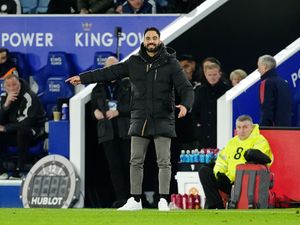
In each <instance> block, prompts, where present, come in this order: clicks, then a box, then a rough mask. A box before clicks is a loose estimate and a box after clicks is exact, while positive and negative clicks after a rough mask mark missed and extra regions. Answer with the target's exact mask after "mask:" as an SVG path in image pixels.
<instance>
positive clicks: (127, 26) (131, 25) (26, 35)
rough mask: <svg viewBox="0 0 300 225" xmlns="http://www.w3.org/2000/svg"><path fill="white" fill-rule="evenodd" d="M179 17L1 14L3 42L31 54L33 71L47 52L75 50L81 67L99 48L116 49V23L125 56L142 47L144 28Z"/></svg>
mask: <svg viewBox="0 0 300 225" xmlns="http://www.w3.org/2000/svg"><path fill="white" fill-rule="evenodd" d="M177 17H178V15H167V16H159V15H155V16H150V15H149V16H148V15H124V16H114V15H110V16H106V15H101V16H80V15H77V16H17V17H16V16H14V17H11V16H1V18H0V19H1V29H0V46H1V47H6V48H8V49H9V50H10V51H17V52H22V53H26V54H27V55H29V61H30V64H31V65H32V67H33V70H34V71H36V70H38V69H39V68H41V67H42V66H44V65H45V63H46V60H47V55H48V52H50V51H64V52H67V53H69V54H73V56H74V57H73V58H74V60H75V63H76V65H77V66H78V67H79V68H78V70H79V71H80V70H85V69H86V68H88V67H89V66H91V64H92V63H93V56H94V53H95V52H96V51H111V52H116V49H117V38H116V36H115V28H116V27H121V28H122V33H121V37H120V40H119V42H120V53H121V54H122V55H123V56H126V55H128V54H129V53H130V52H132V51H133V50H135V49H136V48H138V47H139V45H140V43H141V41H142V39H143V31H144V30H145V28H147V27H151V26H155V27H157V28H159V29H162V28H163V27H165V26H166V25H168V24H169V23H171V22H172V21H173V20H175V19H176V18H177Z"/></svg>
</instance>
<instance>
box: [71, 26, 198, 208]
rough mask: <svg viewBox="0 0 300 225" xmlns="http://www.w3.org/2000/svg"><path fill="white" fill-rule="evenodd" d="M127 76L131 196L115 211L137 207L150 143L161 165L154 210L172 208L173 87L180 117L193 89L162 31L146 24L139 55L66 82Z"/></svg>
mask: <svg viewBox="0 0 300 225" xmlns="http://www.w3.org/2000/svg"><path fill="white" fill-rule="evenodd" d="M127 76H129V77H130V82H131V87H132V97H131V120H130V128H129V135H131V160H130V185H131V194H132V197H131V198H129V199H128V201H127V203H126V204H125V205H124V206H123V207H121V208H120V209H119V210H141V209H142V204H141V194H142V182H143V165H144V159H145V154H146V152H147V148H148V145H149V143H150V141H151V139H152V140H154V143H155V150H156V156H157V164H158V167H159V174H158V180H159V194H160V200H159V203H158V209H159V210H161V211H167V210H170V209H169V207H168V203H167V200H166V199H167V197H168V195H169V188H170V179H171V164H170V144H171V138H172V137H175V136H176V133H175V118H174V108H175V106H174V87H175V89H176V90H177V91H178V93H179V95H180V99H181V102H180V104H179V105H177V106H176V107H177V108H178V109H180V112H179V115H178V117H184V116H185V115H186V113H187V111H188V110H189V109H190V108H191V105H192V102H193V98H194V93H193V89H192V86H191V84H190V83H189V81H188V80H187V79H186V77H185V75H184V73H183V71H182V69H181V67H180V64H179V62H178V61H177V59H176V58H175V51H174V50H173V49H170V48H166V47H165V46H164V45H163V43H162V42H161V40H160V32H159V30H158V29H157V28H155V27H150V28H147V29H146V30H145V32H144V41H143V43H142V44H141V49H140V51H139V53H138V54H136V55H132V56H131V57H130V58H129V59H127V60H126V61H125V62H123V63H119V64H116V65H112V66H110V67H108V68H104V69H101V70H94V71H90V72H86V73H83V74H81V75H80V76H73V77H70V78H69V79H67V80H66V82H70V83H71V84H73V85H77V84H80V83H83V84H87V83H93V82H102V81H107V80H116V79H121V78H124V77H127Z"/></svg>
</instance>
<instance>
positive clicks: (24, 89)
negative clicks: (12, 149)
mask: <svg viewBox="0 0 300 225" xmlns="http://www.w3.org/2000/svg"><path fill="white" fill-rule="evenodd" d="M4 87H5V90H6V92H5V94H4V95H2V96H1V105H0V143H1V145H3V144H9V145H13V146H17V149H18V160H17V165H16V168H15V171H14V172H13V175H12V179H16V178H20V176H21V172H24V163H25V162H26V158H27V155H28V149H29V147H30V145H32V144H34V142H35V141H37V140H39V139H41V138H43V137H44V134H45V133H44V123H45V121H46V113H45V111H44V109H43V107H42V104H41V103H40V100H39V99H38V96H37V95H36V94H35V93H33V92H32V91H31V90H30V88H29V86H28V84H27V83H26V81H24V80H22V79H19V78H18V77H17V76H16V75H14V74H11V75H9V76H7V77H6V78H5V80H4ZM2 147H3V146H2ZM1 151H3V148H2V149H1ZM1 166H2V163H0V174H1V176H0V177H1V179H7V178H8V175H7V173H6V172H5V171H4V169H3V168H1Z"/></svg>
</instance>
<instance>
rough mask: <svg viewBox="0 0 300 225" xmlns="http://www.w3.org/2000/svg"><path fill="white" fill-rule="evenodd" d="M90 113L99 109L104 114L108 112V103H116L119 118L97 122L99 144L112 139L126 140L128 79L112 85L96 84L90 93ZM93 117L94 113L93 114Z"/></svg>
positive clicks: (128, 95)
mask: <svg viewBox="0 0 300 225" xmlns="http://www.w3.org/2000/svg"><path fill="white" fill-rule="evenodd" d="M91 98H92V102H91V103H92V104H91V105H92V112H94V111H95V110H96V109H99V110H100V111H101V112H102V113H104V114H105V112H106V111H108V110H109V106H108V102H109V101H111V100H114V101H117V110H118V111H119V116H117V117H115V118H113V119H111V120H108V119H101V120H99V121H98V129H97V132H98V141H99V143H102V142H105V141H109V140H113V138H114V137H120V138H128V130H129V118H130V82H129V79H128V78H124V79H122V80H118V81H116V82H114V83H110V82H107V83H98V84H97V85H96V87H95V88H94V89H93V91H92V97H91ZM93 115H94V113H93Z"/></svg>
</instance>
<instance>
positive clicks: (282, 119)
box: [259, 69, 292, 127]
mask: <svg viewBox="0 0 300 225" xmlns="http://www.w3.org/2000/svg"><path fill="white" fill-rule="evenodd" d="M259 97H260V122H259V125H260V126H277V127H278V126H280V127H283V126H285V127H288V126H291V108H292V96H291V90H290V88H289V85H288V83H287V81H285V80H283V79H282V78H281V77H279V76H278V74H277V73H276V70H275V69H271V70H269V71H267V72H266V73H265V74H264V75H263V76H262V77H261V83H260V88H259Z"/></svg>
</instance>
